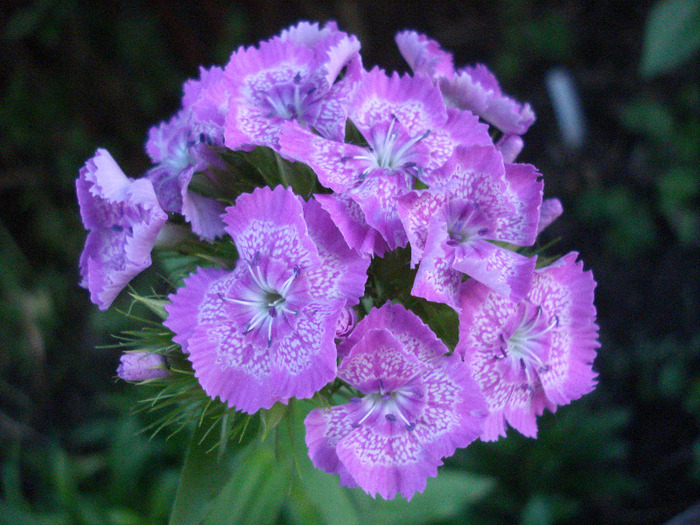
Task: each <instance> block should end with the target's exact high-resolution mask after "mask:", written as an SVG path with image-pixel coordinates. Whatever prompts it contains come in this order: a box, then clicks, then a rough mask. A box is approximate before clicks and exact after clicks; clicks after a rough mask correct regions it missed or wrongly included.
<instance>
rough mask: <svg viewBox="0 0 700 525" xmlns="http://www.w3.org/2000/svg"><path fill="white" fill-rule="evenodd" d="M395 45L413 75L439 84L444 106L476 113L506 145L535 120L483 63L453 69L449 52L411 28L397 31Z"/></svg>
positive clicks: (525, 105)
mask: <svg viewBox="0 0 700 525" xmlns="http://www.w3.org/2000/svg"><path fill="white" fill-rule="evenodd" d="M396 44H397V45H398V47H399V51H400V52H401V54H402V55H403V57H404V58H405V59H406V62H407V63H408V65H409V66H410V67H411V69H412V70H413V72H414V73H415V74H416V75H422V76H427V77H429V78H431V79H433V81H434V82H435V83H436V84H437V85H438V86H439V87H440V91H441V92H442V95H443V97H444V99H445V103H446V104H447V105H448V106H450V107H456V108H460V109H466V110H469V111H471V112H473V113H475V114H477V115H479V116H480V117H481V118H483V119H484V120H485V121H486V122H488V123H490V124H492V125H493V126H495V127H496V128H498V129H499V130H501V131H502V132H503V133H504V139H505V140H506V142H508V143H509V147H510V146H511V143H510V140H511V139H510V138H509V137H510V136H511V135H522V134H523V133H525V132H526V131H527V130H528V128H529V127H530V126H531V125H532V123H533V122H534V121H535V114H534V113H533V111H532V108H530V105H529V104H520V103H519V102H516V101H515V100H513V99H512V98H510V97H508V96H506V95H504V94H503V93H502V91H501V87H500V86H499V84H498V80H496V77H495V76H494V75H493V73H491V72H490V71H489V70H488V68H487V67H486V66H484V65H483V64H477V65H475V66H466V67H463V68H461V69H458V70H455V69H454V66H453V64H452V55H451V54H450V53H448V52H446V51H443V50H442V49H441V48H440V45H439V44H438V43H437V42H435V41H434V40H431V39H429V38H428V37H426V36H425V35H421V34H419V33H416V32H415V31H402V32H400V33H398V34H397V35H396ZM513 158H514V157H513Z"/></svg>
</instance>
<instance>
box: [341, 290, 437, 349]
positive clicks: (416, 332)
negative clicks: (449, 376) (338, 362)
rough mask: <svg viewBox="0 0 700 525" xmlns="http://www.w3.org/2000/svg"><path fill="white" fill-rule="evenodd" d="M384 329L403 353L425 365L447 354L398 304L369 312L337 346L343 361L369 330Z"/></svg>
mask: <svg viewBox="0 0 700 525" xmlns="http://www.w3.org/2000/svg"><path fill="white" fill-rule="evenodd" d="M374 328H387V329H388V330H389V331H390V332H391V333H392V335H393V336H394V337H396V339H398V340H399V341H400V342H401V344H402V345H403V349H404V350H405V351H406V352H408V353H410V354H412V355H415V356H416V357H418V358H419V359H420V360H421V361H424V362H426V363H428V362H431V361H432V360H434V359H439V358H441V357H442V356H443V355H445V354H446V353H447V347H446V346H445V344H444V343H443V342H442V340H440V339H439V338H438V337H437V336H436V335H435V334H434V333H433V331H432V330H431V329H430V327H428V326H427V325H426V324H425V323H423V321H421V320H420V318H419V317H418V316H417V315H416V314H414V313H413V312H411V311H409V310H406V308H404V307H403V306H401V305H400V304H394V303H391V302H387V303H385V304H384V305H383V306H382V307H380V308H373V309H372V310H370V312H369V314H367V315H366V316H365V317H364V319H362V320H361V321H360V322H359V323H357V325H356V326H355V329H354V330H353V331H352V333H351V334H350V335H349V336H348V337H347V338H346V339H345V340H344V341H343V342H341V343H340V344H339V345H338V356H339V357H341V358H343V357H345V356H346V355H347V354H348V352H349V351H350V350H351V349H352V347H353V346H354V345H356V344H357V342H358V341H359V340H360V339H362V337H364V335H365V333H366V332H367V331H368V330H372V329H374Z"/></svg>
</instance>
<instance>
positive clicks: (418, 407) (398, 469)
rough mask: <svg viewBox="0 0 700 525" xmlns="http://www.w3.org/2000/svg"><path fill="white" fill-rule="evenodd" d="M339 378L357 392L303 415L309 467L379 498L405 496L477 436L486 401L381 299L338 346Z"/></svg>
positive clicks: (418, 329)
mask: <svg viewBox="0 0 700 525" xmlns="http://www.w3.org/2000/svg"><path fill="white" fill-rule="evenodd" d="M339 354H340V355H341V356H344V357H343V360H342V362H341V364H340V366H339V368H338V377H339V378H340V379H342V380H343V381H345V382H346V383H348V384H349V385H350V386H352V387H354V388H356V389H357V390H358V391H359V392H360V393H361V394H362V397H357V398H352V399H351V400H350V402H349V403H348V404H345V405H339V406H334V407H332V408H331V409H330V410H329V409H320V408H319V409H314V410H312V411H311V412H310V413H309V415H308V416H307V417H306V420H305V425H306V443H307V445H308V447H309V456H310V458H311V461H312V462H313V464H314V465H315V466H316V467H317V468H320V469H322V470H324V471H325V472H328V473H332V474H340V483H341V485H347V486H349V487H354V486H360V487H361V488H362V489H363V490H364V491H365V492H367V493H369V494H371V495H372V496H375V495H376V494H379V495H380V496H382V497H383V498H384V499H391V498H393V497H395V496H396V495H397V494H399V493H400V494H401V495H402V496H403V497H405V498H406V499H408V500H410V499H411V497H412V496H413V494H414V493H415V492H416V491H419V492H421V491H423V490H424V488H425V484H426V481H427V478H428V477H434V476H436V475H437V467H438V466H440V465H442V458H443V457H446V456H451V455H452V454H453V453H454V451H455V450H456V449H457V448H459V447H465V446H467V445H468V444H469V443H471V442H472V441H473V440H474V439H476V438H477V436H478V435H479V434H480V433H481V430H482V423H483V420H484V417H485V415H486V413H487V412H486V404H485V402H484V399H483V397H482V396H481V394H480V393H479V390H478V387H477V385H476V383H475V382H474V380H473V379H472V378H471V375H470V373H469V369H468V368H467V367H466V366H465V364H464V362H462V360H461V359H460V358H459V357H458V356H457V355H456V354H453V355H449V356H448V355H446V354H447V348H446V347H445V345H444V344H443V343H442V341H440V340H439V339H438V338H437V337H436V336H435V334H434V333H433V332H432V331H431V330H430V328H428V327H427V326H426V325H425V324H423V322H422V321H421V320H420V319H419V318H418V317H417V316H416V315H415V314H413V313H412V312H409V311H408V310H406V309H404V308H403V307H402V306H400V305H395V304H391V303H387V304H385V305H384V306H383V307H381V308H379V309H375V310H372V311H371V312H370V313H369V315H368V316H367V317H365V318H364V319H363V320H362V321H360V322H359V323H358V325H357V327H356V328H355V330H354V331H353V332H352V334H351V335H350V336H349V337H348V338H347V339H346V340H345V341H343V342H342V343H341V344H340V345H339Z"/></svg>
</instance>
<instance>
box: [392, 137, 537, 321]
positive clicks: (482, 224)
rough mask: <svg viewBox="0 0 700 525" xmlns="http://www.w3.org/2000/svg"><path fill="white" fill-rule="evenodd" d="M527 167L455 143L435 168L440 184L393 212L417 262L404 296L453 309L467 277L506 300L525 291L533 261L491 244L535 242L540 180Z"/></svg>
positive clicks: (415, 194) (413, 195)
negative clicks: (440, 164) (448, 159)
mask: <svg viewBox="0 0 700 525" xmlns="http://www.w3.org/2000/svg"><path fill="white" fill-rule="evenodd" d="M538 175H539V174H538V173H537V170H535V168H534V167H533V166H530V165H528V164H504V162H503V159H502V157H501V155H500V153H499V152H498V150H496V148H494V147H493V146H489V147H482V146H471V147H459V148H457V149H456V150H455V153H454V155H453V156H452V158H451V159H450V161H449V162H447V163H446V164H445V165H444V166H443V167H441V168H440V169H438V170H436V171H435V173H434V176H435V179H436V180H439V181H440V184H441V185H440V186H437V187H436V188H434V189H433V188H431V189H428V190H419V191H413V192H410V193H408V194H407V195H405V196H404V197H402V198H401V199H400V200H399V215H400V217H401V220H402V221H403V223H404V226H405V229H406V232H407V233H408V238H409V240H410V243H411V262H412V264H413V265H415V264H416V263H418V262H420V267H419V269H418V273H417V274H416V278H415V282H414V285H413V289H412V291H411V293H412V294H413V295H417V296H420V297H425V298H426V299H428V300H431V301H438V302H443V303H446V304H448V305H450V306H452V307H453V308H458V302H459V301H458V296H459V287H460V284H461V282H462V277H463V275H464V274H467V275H469V276H471V277H473V278H474V279H475V280H477V281H479V282H481V283H483V284H485V285H486V286H488V287H490V288H492V289H493V290H496V291H497V292H499V293H501V294H503V295H505V296H506V297H509V298H511V299H513V300H516V301H517V300H519V299H521V298H522V297H523V296H524V295H525V294H526V293H527V291H528V290H529V289H530V283H531V281H532V272H533V271H534V269H535V258H534V257H532V258H530V257H525V256H523V255H520V254H518V253H515V252H513V251H510V250H508V249H506V248H503V247H501V246H498V245H496V244H494V243H493V242H491V241H500V242H506V243H512V244H516V245H520V246H529V245H531V244H532V243H534V241H535V237H536V234H537V224H538V218H539V206H540V204H541V202H542V183H541V182H539V181H538V180H537V178H538Z"/></svg>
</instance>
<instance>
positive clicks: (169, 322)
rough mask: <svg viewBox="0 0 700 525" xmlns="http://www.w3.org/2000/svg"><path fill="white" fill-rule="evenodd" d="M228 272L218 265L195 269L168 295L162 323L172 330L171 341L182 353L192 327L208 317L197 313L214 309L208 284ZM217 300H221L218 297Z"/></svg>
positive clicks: (186, 350) (226, 274)
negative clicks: (166, 315)
mask: <svg viewBox="0 0 700 525" xmlns="http://www.w3.org/2000/svg"><path fill="white" fill-rule="evenodd" d="M229 274H230V272H228V271H226V270H222V269H220V268H199V269H198V270H197V271H196V272H195V273H192V274H190V275H189V276H188V277H186V278H185V281H184V285H183V286H181V287H180V288H178V289H177V291H176V292H175V293H174V294H171V295H169V296H168V299H170V303H169V304H166V305H165V311H166V312H168V318H167V319H166V320H165V321H163V324H164V325H165V326H166V327H167V328H169V329H170V330H172V331H173V332H174V333H175V337H173V341H175V342H176V343H177V344H179V345H180V346H181V347H182V351H183V352H185V353H187V352H188V348H187V347H188V341H189V339H190V338H191V337H192V335H193V334H194V330H195V328H196V327H197V326H198V325H199V324H201V323H202V322H209V321H210V320H211V318H210V317H209V316H207V315H206V314H205V315H204V316H202V315H201V314H202V313H203V312H207V311H210V310H212V309H216V305H212V304H210V301H211V300H212V299H213V297H212V295H213V296H214V297H215V292H214V290H213V289H212V288H213V287H212V285H213V284H214V283H216V282H218V281H220V280H221V279H223V278H224V277H226V276H228V275H229ZM214 288H215V287H214ZM217 299H218V298H217ZM218 301H219V303H220V302H221V300H220V299H218ZM217 304H218V303H217ZM219 306H220V304H219Z"/></svg>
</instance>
